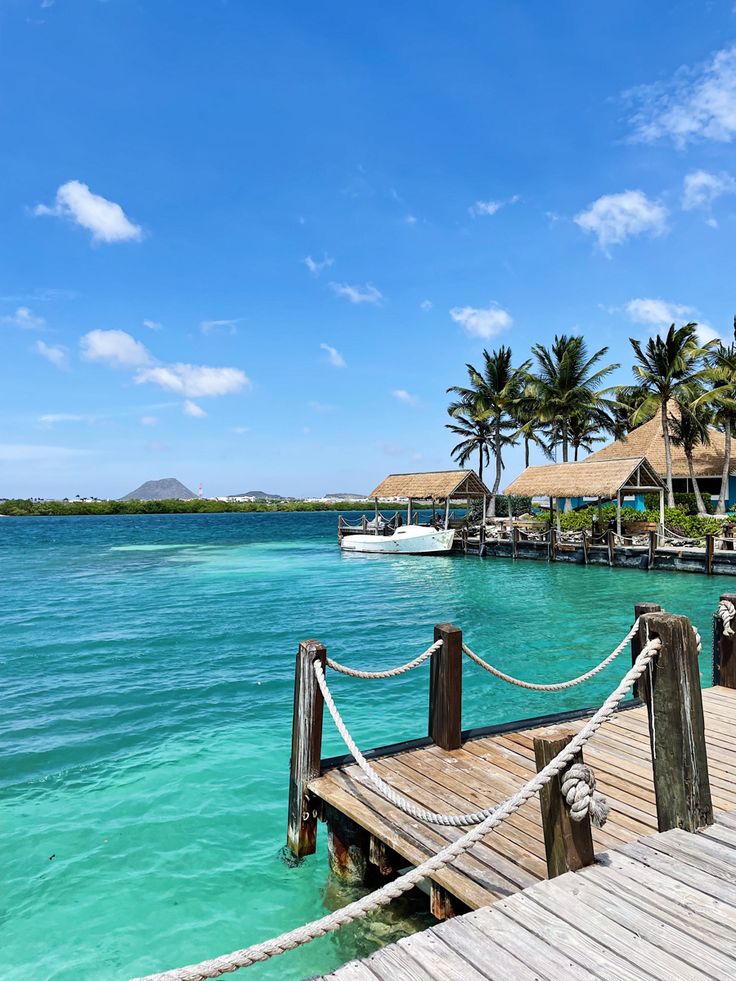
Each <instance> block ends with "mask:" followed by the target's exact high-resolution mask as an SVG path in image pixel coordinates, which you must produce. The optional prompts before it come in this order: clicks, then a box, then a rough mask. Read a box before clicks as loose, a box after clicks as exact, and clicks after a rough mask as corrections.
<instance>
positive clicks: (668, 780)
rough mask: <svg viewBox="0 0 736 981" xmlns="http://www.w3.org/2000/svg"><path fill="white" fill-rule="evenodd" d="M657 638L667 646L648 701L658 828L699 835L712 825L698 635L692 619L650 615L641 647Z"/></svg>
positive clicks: (656, 663) (657, 661) (651, 673)
mask: <svg viewBox="0 0 736 981" xmlns="http://www.w3.org/2000/svg"><path fill="white" fill-rule="evenodd" d="M653 637H658V638H659V639H660V641H661V644H662V646H661V648H660V650H659V651H658V653H656V654H655V656H654V657H653V658H652V660H651V662H650V666H649V668H648V669H647V675H648V684H647V685H646V686H645V692H644V697H645V699H646V703H647V710H648V718H649V738H650V742H651V747H652V767H653V770H654V795H655V798H656V802H657V826H658V828H659V830H660V831H670V830H671V829H672V828H683V829H684V830H685V831H695V830H696V829H697V828H702V827H703V826H704V825H707V824H712V823H713V804H712V801H711V795H710V781H709V779H708V756H707V752H706V744H705V721H704V718H703V696H702V692H701V690H700V671H699V668H698V649H697V644H696V640H695V634H694V632H693V628H692V625H691V623H690V621H689V620H688V618H687V617H683V616H677V615H675V614H674V613H664V612H657V613H645V614H644V615H643V616H642V617H641V619H640V620H639V643H640V645H641V647H642V648H643V647H644V646H645V645H646V644H647V643H648V641H649V640H650V639H651V638H653Z"/></svg>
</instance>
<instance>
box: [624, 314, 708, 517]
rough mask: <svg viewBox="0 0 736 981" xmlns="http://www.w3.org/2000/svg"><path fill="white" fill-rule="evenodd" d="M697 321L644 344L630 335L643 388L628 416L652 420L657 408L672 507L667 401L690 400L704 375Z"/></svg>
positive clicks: (635, 420) (702, 353)
mask: <svg viewBox="0 0 736 981" xmlns="http://www.w3.org/2000/svg"><path fill="white" fill-rule="evenodd" d="M696 327H697V324H694V323H689V324H685V325H684V327H675V325H674V324H672V325H671V326H670V329H669V330H668V331H667V334H666V336H665V337H662V336H661V335H660V334H657V336H656V337H650V338H649V340H648V341H647V343H646V346H644V347H642V344H641V341H638V340H636V339H635V338H633V337H631V338H629V340H630V342H631V346H632V347H633V349H634V354H635V355H636V360H637V362H638V364H635V365H634V368H633V370H634V375H635V376H636V378H637V380H638V387H639V388H640V389H641V390H642V396H643V397H642V400H641V402H640V404H639V407H638V408H637V409H635V410H634V413H633V415H632V417H631V422H632V424H633V425H635V426H636V425H638V424H639V423H641V422H643V421H645V420H646V419H651V418H652V417H653V416H654V414H655V412H656V411H659V413H660V417H661V420H662V435H663V438H664V459H665V470H666V480H667V505H668V507H674V506H675V495H674V492H673V490H672V446H671V441H670V424H669V417H668V414H667V404H668V402H670V401H676V400H677V401H679V402H681V403H690V402H692V401H693V400H694V398H695V397H697V394H698V387H697V386H698V382H699V379H700V378H701V377H702V376H703V357H704V355H705V353H706V347H707V346H706V347H700V346H699V344H698V341H697V337H696V333H695V330H696Z"/></svg>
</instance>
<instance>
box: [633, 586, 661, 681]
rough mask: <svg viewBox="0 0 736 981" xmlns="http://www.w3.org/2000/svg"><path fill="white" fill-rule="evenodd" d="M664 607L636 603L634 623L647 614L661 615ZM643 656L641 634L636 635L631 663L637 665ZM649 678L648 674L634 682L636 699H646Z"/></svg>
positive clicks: (656, 604) (657, 604)
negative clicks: (639, 658)
mask: <svg viewBox="0 0 736 981" xmlns="http://www.w3.org/2000/svg"><path fill="white" fill-rule="evenodd" d="M661 609H662V607H661V606H660V605H659V603H635V604H634V623H636V621H637V620H638V619H639V617H643V616H644V614H645V613H659V611H660V610H661ZM640 654H641V640H640V639H639V634H638V633H635V634H634V636H633V637H632V638H631V663H632V665H633V664H634V663H635V661H636V659H637V657H638V656H639V655H640ZM646 683H647V676H646V672H645V673H644V674H643V675H642V676H641V678H639V680H638V681H635V682H634V687H633V688H632V689H631V694H632V695H633V696H634V698H644V691H645V688H646Z"/></svg>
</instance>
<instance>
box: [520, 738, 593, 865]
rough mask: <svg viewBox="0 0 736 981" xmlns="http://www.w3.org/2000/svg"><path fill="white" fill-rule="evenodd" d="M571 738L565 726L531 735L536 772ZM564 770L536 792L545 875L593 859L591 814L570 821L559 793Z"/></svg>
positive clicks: (578, 757)
mask: <svg viewBox="0 0 736 981" xmlns="http://www.w3.org/2000/svg"><path fill="white" fill-rule="evenodd" d="M571 739H572V733H570V732H568V731H567V730H565V729H549V730H547V732H545V734H544V735H543V736H535V737H534V758H535V761H536V764H537V772H539V771H540V770H543V769H544V767H545V766H546V765H547V764H548V763H549V762H551V761H552V760H553V759H554V758H555V757H556V756H557V755H558V754H559V753H561V752H562V750H563V749H564V748H565V747H566V746H567V744H568V743H569V742H570V740H571ZM582 762H583V754H582V752H581V753H578V754H577V755H576V756H575V757H574V758H573V760H572V761H571V765H572V764H574V763H582ZM563 777H564V772H563V773H562V774H559V775H558V776H556V777H554V778H553V779H552V780H550V781H549V783H547V784H545V786H544V787H542V789H541V791H540V792H539V804H540V807H541V810H542V831H543V832H544V850H545V853H546V855H547V878H549V879H554V878H555V876H558V875H564V873H565V872H575V871H577V870H578V869H582V868H585V866H586V865H592V864H593V862H594V860H595V853H594V851H593V834H592V831H591V827H590V817H587V816H586V817H585V818H584V820H582V821H573V819H572V817H571V815H570V809H569V808H568V806H567V804H566V803H565V800H564V798H563V796H562V780H563Z"/></svg>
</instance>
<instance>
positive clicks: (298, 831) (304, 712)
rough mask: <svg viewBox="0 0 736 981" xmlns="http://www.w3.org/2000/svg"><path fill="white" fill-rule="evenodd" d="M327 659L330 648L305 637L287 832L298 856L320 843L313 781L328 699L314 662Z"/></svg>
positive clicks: (297, 687) (297, 680) (299, 668)
mask: <svg viewBox="0 0 736 981" xmlns="http://www.w3.org/2000/svg"><path fill="white" fill-rule="evenodd" d="M326 660H327V650H326V649H325V647H324V645H323V644H321V643H320V642H319V641H318V640H303V641H302V642H301V643H300V644H299V649H298V651H297V654H296V671H295V675H294V715H293V718H292V723H291V772H290V778H289V828H288V832H287V845H288V847H289V850H290V851H291V852H292V854H293V855H295V856H296V857H297V858H302V857H303V856H304V855H311V854H313V852H314V850H315V848H316V845H317V812H316V810H315V809H314V807H313V805H312V802H311V799H310V794H309V783H310V781H311V780H314V779H315V777H318V776H319V768H320V758H321V756H322V715H323V710H324V700H323V698H322V692H321V691H320V688H319V685H318V684H317V678H316V676H315V673H314V667H313V665H314V662H315V661H320V662H321V664H322V667H323V668H324V666H325V661H326Z"/></svg>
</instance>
